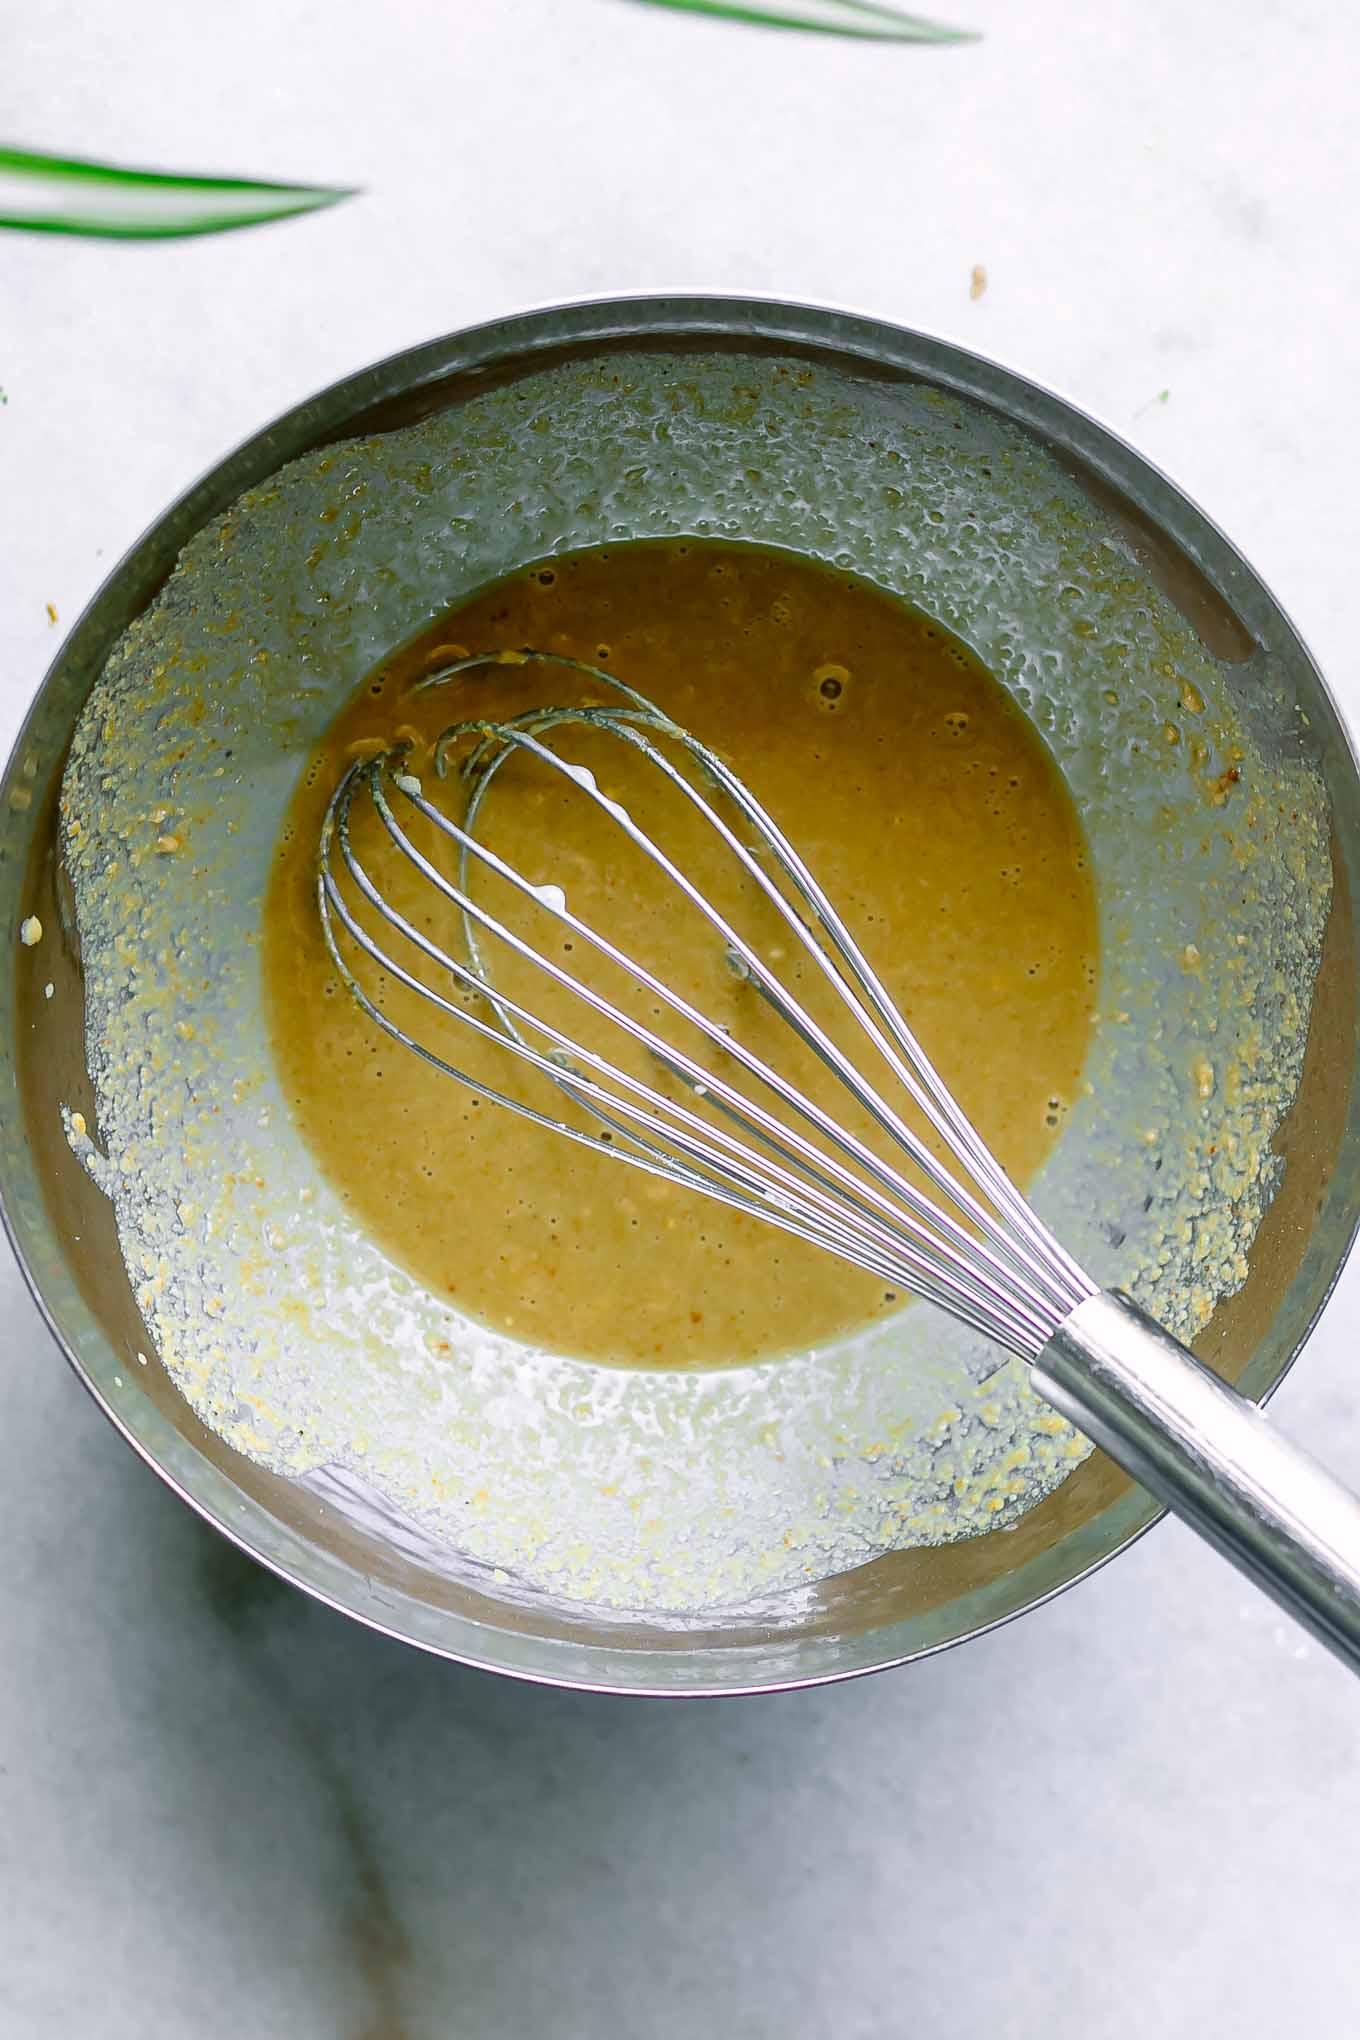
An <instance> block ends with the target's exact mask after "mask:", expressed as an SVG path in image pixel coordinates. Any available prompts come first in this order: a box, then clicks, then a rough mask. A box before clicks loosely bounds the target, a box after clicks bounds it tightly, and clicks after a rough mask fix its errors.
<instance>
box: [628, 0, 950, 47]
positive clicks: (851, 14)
mask: <svg viewBox="0 0 1360 2040" xmlns="http://www.w3.org/2000/svg"><path fill="white" fill-rule="evenodd" d="M638 4H640V5H643V6H647V7H672V8H675V9H676V10H677V11H678V12H680V13H682V14H709V15H714V16H717V17H719V18H720V19H721V20H723V21H745V22H754V23H756V24H758V25H759V26H760V27H762V28H801V29H808V30H810V31H811V32H812V33H813V34H815V35H848V36H856V37H858V38H859V39H860V41H862V42H909V43H965V42H976V41H977V40H978V37H977V36H976V35H975V34H974V32H973V31H972V30H971V29H967V28H948V27H946V26H945V24H944V23H943V22H939V21H927V20H925V19H924V17H923V16H921V15H919V14H904V13H903V12H902V11H901V9H900V8H897V7H889V6H881V5H879V4H878V0H638Z"/></svg>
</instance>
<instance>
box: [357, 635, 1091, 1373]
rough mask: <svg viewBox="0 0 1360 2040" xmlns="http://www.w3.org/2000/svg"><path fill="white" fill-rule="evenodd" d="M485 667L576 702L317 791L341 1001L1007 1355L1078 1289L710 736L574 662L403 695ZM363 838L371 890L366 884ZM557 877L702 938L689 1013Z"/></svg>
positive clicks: (1053, 1323)
mask: <svg viewBox="0 0 1360 2040" xmlns="http://www.w3.org/2000/svg"><path fill="white" fill-rule="evenodd" d="M498 664H512V665H515V666H524V665H529V664H536V665H543V666H545V667H552V668H555V669H557V671H558V672H559V673H560V674H561V675H563V676H564V680H565V676H567V675H571V676H573V684H574V685H575V687H576V689H577V690H578V692H579V693H580V694H581V695H582V696H583V697H588V698H582V699H579V700H577V701H575V702H571V701H567V700H564V701H561V702H559V703H557V704H556V705H551V706H546V707H541V708H533V709H530V710H527V711H525V712H523V713H520V714H517V715H515V716H513V717H510V718H508V719H506V720H504V721H495V720H487V719H484V718H478V719H476V720H470V721H469V720H464V721H453V722H451V723H450V724H449V726H448V727H447V728H446V729H445V730H444V731H443V733H442V734H441V735H440V736H439V737H438V739H437V740H436V742H435V744H434V746H433V749H432V752H431V755H430V760H429V768H428V770H424V769H423V765H422V769H420V770H418V769H417V766H418V764H421V763H422V761H418V760H417V758H416V757H415V755H414V753H413V746H412V744H411V743H410V742H409V741H402V742H398V743H395V744H393V745H392V746H391V747H389V748H387V749H385V750H382V751H380V752H378V753H377V754H376V755H373V756H368V757H363V758H360V759H356V760H355V762H354V763H353V764H352V765H351V766H350V767H349V769H348V770H347V771H346V773H345V775H344V777H343V778H342V780H341V781H340V783H339V785H338V786H337V788H336V790H335V792H334V794H333V796H332V798H331V800H330V803H329V805H328V807H327V810H326V814H325V819H324V823H323V826H322V832H321V839H320V846H319V856H318V871H317V899H318V906H319V911H320V915H321V921H322V927H323V931H324V935H325V940H326V944H327V947H328V949H329V951H330V955H331V958H332V960H333V962H334V964H335V967H336V970H337V972H338V973H339V975H340V978H341V979H342V981H343V982H344V984H345V985H346V986H347V987H348V989H349V991H350V993H351V994H352V995H353V996H354V997H355V998H356V999H357V1000H358V1002H359V1004H360V1005H361V1006H362V1008H363V1009H364V1011H365V1012H366V1013H367V1014H368V1016H369V1017H370V1019H371V1020H372V1021H373V1022H374V1023H375V1025H377V1026H378V1027H380V1028H381V1029H383V1030H384V1032H385V1033H386V1034H388V1035H389V1036H390V1037H392V1038H393V1039H394V1040H396V1041H398V1042H400V1043H401V1044H402V1045H403V1046H405V1047H406V1048H408V1049H410V1050H412V1051H413V1052H414V1053H415V1054H417V1055H419V1056H421V1057H423V1058H424V1060H425V1061H426V1062H427V1063H429V1064H430V1065H432V1066H433V1067H434V1068H435V1069H437V1070H439V1071H442V1072H443V1073H445V1074H446V1075H448V1076H450V1077H452V1078H455V1079H457V1080H458V1081H459V1082H461V1083H463V1084H466V1085H468V1086H469V1087H470V1088H471V1089H472V1090H473V1091H475V1092H477V1093H479V1094H480V1095H481V1096H482V1097H484V1098H487V1099H489V1100H491V1101H492V1102H494V1103H496V1104H498V1105H500V1106H502V1107H504V1108H505V1109H507V1110H509V1111H512V1112H515V1113H518V1114H520V1115H521V1116H523V1117H526V1118H528V1119H530V1120H533V1121H535V1122H536V1123H537V1124H539V1125H541V1126H543V1127H545V1128H547V1129H550V1130H551V1131H553V1132H555V1133H557V1134H559V1135H560V1136H562V1137H563V1138H565V1139H568V1140H571V1141H576V1142H580V1143H583V1144H586V1145H588V1146H590V1147H591V1148H592V1149H595V1150H597V1151H600V1152H604V1153H608V1154H610V1155H612V1156H613V1157H615V1158H616V1159H617V1160H619V1161H620V1162H622V1163H624V1164H626V1165H629V1166H631V1167H633V1168H635V1169H641V1170H644V1171H646V1172H648V1173H650V1174H652V1175H654V1176H657V1177H660V1178H662V1179H664V1180H666V1181H669V1182H672V1183H675V1184H678V1185H680V1186H682V1187H683V1188H685V1189H688V1190H693V1191H699V1192H702V1193H703V1194H705V1195H706V1196H709V1197H713V1198H716V1199H718V1200H719V1201H720V1202H722V1203H724V1204H727V1205H728V1206H730V1207H732V1208H733V1209H735V1210H738V1211H742V1212H746V1213H749V1214H751V1215H753V1216H756V1217H758V1218H760V1219H762V1220H764V1221H766V1222H767V1223H769V1224H771V1225H774V1226H777V1227H779V1228H781V1229H782V1230H784V1231H785V1232H787V1233H790V1234H792V1235H794V1236H795V1237H797V1238H800V1239H803V1240H807V1241H810V1242H811V1243H813V1244H814V1245H816V1246H820V1247H822V1248H824V1249H826V1250H827V1251H828V1252H830V1253H833V1254H837V1255H839V1256H840V1257H841V1258H842V1259H843V1260H845V1261H847V1262H850V1263H852V1264H854V1265H855V1266H857V1267H859V1268H862V1269H864V1270H866V1271H868V1272H870V1273H872V1274H874V1275H876V1276H879V1277H881V1278H882V1279H884V1280H885V1281H888V1282H891V1283H892V1284H893V1285H894V1286H896V1287H898V1288H901V1289H905V1290H908V1291H910V1292H912V1293H913V1294H915V1295H918V1296H921V1297H924V1298H926V1299H928V1300H929V1301H931V1302H934V1303H936V1304H939V1305H941V1306H942V1307H943V1308H944V1309H946V1310H948V1311H949V1312H950V1313H951V1314H952V1315H953V1316H955V1317H956V1318H958V1319H960V1320H961V1321H962V1322H964V1323H965V1324H967V1325H970V1326H971V1327H973V1328H974V1329H975V1330H977V1331H979V1332H982V1333H984V1334H985V1335H986V1336H987V1337H988V1338H990V1339H992V1340H993V1341H994V1342H995V1343H996V1344H997V1345H999V1346H1001V1347H1002V1348H1004V1349H1005V1350H1006V1351H1007V1352H1010V1353H1014V1354H1018V1355H1020V1356H1021V1357H1022V1358H1024V1359H1027V1360H1032V1359H1033V1358H1034V1357H1035V1356H1036V1355H1037V1354H1038V1353H1039V1352H1040V1351H1041V1350H1042V1349H1043V1347H1044V1346H1045V1345H1046V1344H1047V1343H1048V1341H1049V1339H1050V1338H1051V1337H1052V1335H1053V1333H1054V1332H1055V1331H1056V1330H1057V1328H1058V1327H1059V1325H1060V1324H1062V1322H1063V1321H1064V1320H1065V1319H1066V1318H1067V1317H1068V1315H1069V1314H1070V1313H1071V1311H1072V1310H1073V1309H1074V1308H1075V1307H1076V1306H1077V1305H1078V1304H1079V1303H1080V1302H1082V1301H1083V1300H1084V1299H1085V1298H1086V1297H1088V1296H1090V1295H1092V1294H1094V1293H1095V1289H1096V1285H1095V1284H1094V1283H1093V1282H1092V1281H1091V1280H1090V1279H1089V1278H1088V1277H1087V1276H1086V1275H1085V1274H1084V1273H1083V1271H1082V1270H1081V1269H1080V1268H1079V1267H1078V1266H1077V1264H1076V1263H1075V1262H1074V1261H1073V1260H1072V1259H1071V1258H1070V1256H1069V1255H1067V1254H1066V1253H1065V1252H1064V1250H1063V1249H1062V1247H1061V1246H1060V1245H1059V1244H1058V1242H1057V1241H1056V1240H1055V1239H1054V1238H1053V1236H1052V1235H1051V1233H1050V1232H1049V1231H1048V1230H1047V1228H1046V1227H1045V1226H1044V1225H1043V1224H1042V1223H1041V1221H1040V1220H1039V1219H1038V1218H1037V1217H1036V1215H1035V1213H1034V1212H1033V1211H1032V1210H1031V1208H1030V1206H1029V1205H1028V1203H1027V1202H1026V1200H1025V1199H1024V1197H1023V1196H1021V1194H1020V1192H1019V1191H1018V1190H1017V1189H1016V1188H1015V1186H1014V1184H1013V1183H1012V1182H1011V1181H1010V1179H1009V1178H1008V1176H1007V1175H1006V1173H1005V1171H1004V1170H1003V1168H1002V1167H1001V1165H1000V1163H999V1162H998V1161H997V1160H996V1158H995V1157H994V1155H993V1154H992V1153H991V1152H990V1150H989V1149H988V1148H987V1146H986V1145H985V1143H984V1142H983V1140H982V1139H981V1137H980V1136H979V1134H978V1133H977V1131H976V1130H975V1128H974V1127H973V1125H972V1123H971V1122H970V1120H969V1119H968V1117H967V1116H966V1114H965V1113H964V1112H963V1110H962V1109H961V1108H960V1106H959V1105H958V1103H957V1102H956V1100H955V1099H954V1097H953V1096H952V1095H951V1093H950V1091H949V1090H948V1088H947V1087H946V1085H945V1084H944V1082H943V1081H942V1079H941V1078H940V1076H939V1074H938V1073H937V1071H936V1070H935V1068H934V1066H933V1065H932V1063H931V1061H930V1060H929V1058H928V1057H927V1056H926V1054H925V1052H924V1051H923V1049H922V1048H921V1045H920V1043H919V1042H918V1041H917V1039H916V1037H915V1035H914V1034H913V1033H912V1031H911V1029H910V1028H909V1026H908V1025H907V1023H906V1020H905V1019H904V1017H903V1015H902V1014H901V1012H900V1011H899V1010H898V1008H897V1006H896V1004H895V1003H894V1001H893V999H892V998H891V997H890V996H889V994H888V992H887V990H886V989H885V987H884V985H883V983H882V981H881V979H880V978H879V977H878V975H877V974H876V973H875V972H874V970H873V968H872V967H871V965H870V963H869V962H868V960H867V958H866V957H865V956H864V954H863V952H862V950H861V949H860V947H859V944H858V943H857V942H856V940H855V939H854V936H853V935H852V933H851V931H850V929H849V927H848V926H847V924H846V922H845V920H844V919H843V918H842V916H841V914H840V913H838V912H837V910H836V908H835V907H834V905H833V904H832V902H831V901H830V900H829V899H828V897H827V895H826V894H825V892H824V891H823V890H822V888H821V886H820V885H819V883H818V881H817V880H816V878H815V877H814V876H813V874H812V872H811V871H810V870H809V869H808V867H807V865H806V864H805V863H804V861H803V859H802V857H801V856H800V854H799V852H798V850H797V849H796V848H795V846H794V845H793V844H792V843H791V842H790V841H789V839H788V838H787V837H786V836H785V835H784V833H783V832H782V830H781V829H780V827H779V826H778V824H777V823H776V822H775V820H774V819H773V818H772V817H771V816H770V815H769V814H768V813H767V812H766V810H765V809H764V807H763V806H762V805H761V803H760V802H759V801H758V800H757V799H756V797H755V795H754V794H753V793H752V792H751V791H750V789H749V788H748V787H747V786H746V785H745V784H744V783H743V782H742V781H741V780H740V779H739V778H738V777H737V775H736V774H735V773H734V772H733V771H732V769H731V767H730V766H729V765H727V763H726V762H725V761H724V760H723V759H722V758H721V757H720V756H719V755H718V754H717V753H716V752H714V751H713V750H711V749H710V748H709V747H708V746H707V745H705V744H704V743H702V742H700V740H699V739H698V738H697V737H695V736H694V735H693V734H692V733H691V732H689V731H688V730H686V729H684V728H682V727H681V726H680V725H679V724H677V723H676V722H674V721H672V720H671V718H670V717H669V716H667V715H665V714H664V713H663V712H662V711H661V710H660V709H658V708H657V707H656V706H655V705H654V704H653V703H652V702H650V701H648V700H647V699H646V698H645V696H643V695H641V694H639V693H637V692H636V691H635V690H634V689H633V688H631V687H629V686H627V685H626V684H625V683H624V682H623V681H621V680H619V679H618V678H617V677H616V676H614V675H612V674H610V673H608V672H606V671H604V670H603V668H601V667H597V666H592V665H589V664H587V663H585V662H583V661H580V660H575V659H569V658H566V657H563V656H561V655H559V654H556V653H549V652H538V651H522V652H514V653H503V652H502V653H479V654H476V655H473V656H470V657H466V658H459V659H456V660H454V661H452V662H450V663H449V664H447V665H444V666H442V667H441V668H440V669H439V670H438V671H437V672H434V673H432V674H430V675H429V677H428V678H427V679H425V680H424V681H422V682H421V683H420V687H419V690H418V691H421V692H424V691H426V690H429V689H432V688H436V687H445V686H451V685H454V686H456V684H457V682H458V680H459V678H460V676H462V675H464V674H467V673H469V672H472V671H474V670H478V669H483V668H488V667H493V666H496V665H498ZM585 753H588V755H589V758H590V760H591V761H592V762H589V763H588V762H585V756H584V755H583V754H585ZM616 768H617V769H616ZM620 782H623V784H622V785H620ZM621 791H623V792H625V793H626V798H620V797H619V794H620V792H621ZM511 801H514V802H518V803H521V804H522V803H524V802H526V801H528V802H533V803H537V810H536V812H539V813H541V815H542V819H543V822H544V824H545V826H544V828H543V831H542V834H541V836H540V838H539V842H538V846H537V848H536V851H535V855H536V856H539V857H541V858H542V860H543V865H544V867H545V869H546V876H539V877H534V876H531V875H530V874H529V873H528V872H527V871H526V870H525V869H524V868H523V864H522V862H521V863H519V864H517V863H515V862H514V861H512V860H510V859H508V858H507V857H506V856H505V855H503V854H502V851H501V849H498V847H497V845H498V841H500V842H501V843H502V844H503V843H504V836H503V834H502V833H501V831H500V827H499V819H498V818H499V816H500V815H501V814H503V813H504V812H505V810H502V808H501V803H502V802H507V803H508V802H511ZM578 821H580V822H582V823H588V824H589V827H588V831H587V833H588V836H589V849H588V851H583V850H582V849H581V847H580V845H579V843H577V842H576V840H575V839H576V836H577V834H578V833H579V831H577V829H576V827H575V824H576V823H577V822H578ZM375 831H376V832H377V833H376V834H375V833H374V832H375ZM677 841H683V843H684V844H685V845H686V846H687V847H686V848H685V850H684V851H683V852H679V853H677V851H676V847H675V846H676V842H677ZM366 843H367V844H373V843H377V844H379V845H381V849H382V857H381V859H378V858H376V857H374V856H373V855H372V854H371V853H370V852H369V851H368V850H366V849H365V847H364V845H365V844H366ZM668 845H669V847H668ZM393 853H395V854H396V856H397V857H398V858H399V860H400V865H399V869H400V870H401V872H402V874H403V884H402V887H401V898H400V900H399V901H398V900H397V899H394V898H393V897H392V894H393V892H394V891H395V888H394V887H393V886H392V885H391V883H390V880H388V881H387V882H384V874H388V873H390V871H391V870H392V868H393V867H392V862H391V859H392V854H393ZM366 860H367V861H366ZM379 867H381V868H380V869H379ZM375 873H376V874H377V875H375ZM587 873H588V876H589V880H590V884H589V888H588V889H589V890H590V891H592V892H594V893H599V894H602V895H603V904H604V906H605V909H606V911H607V910H608V904H609V900H610V898H611V895H617V894H619V893H620V892H621V891H622V890H624V889H628V888H631V896H632V897H633V898H634V899H635V900H636V899H637V898H644V897H645V899H646V902H647V918H648V919H649V920H650V923H651V925H652V927H653V928H654V929H655V930H656V931H657V932H658V935H659V937H660V940H661V942H662V946H663V948H664V947H666V946H668V942H669V936H668V931H670V930H671V929H673V928H678V927H679V925H680V923H681V921H682V920H684V921H685V922H686V923H687V924H688V925H689V926H690V927H691V928H692V929H693V930H694V931H696V932H698V933H700V934H701V935H702V938H703V940H704V941H705V942H706V943H707V944H708V945H709V950H710V953H711V957H712V960H713V963H714V966H715V968H716V969H717V970H718V971H719V972H720V973H721V979H720V980H719V979H716V978H715V980H714V986H715V990H714V997H713V1001H712V1003H711V1004H707V1003H706V1004H704V1005H700V1004H697V1003H695V1002H694V1001H693V1000H692V999H690V998H689V997H687V996H686V995H685V994H684V993H682V992H681V991H680V990H679V989H678V988H677V987H676V986H675V984H673V983H672V982H670V981H669V980H668V977H667V973H666V968H665V964H664V962H663V963H662V964H661V965H660V967H658V965H657V963H656V961H655V960H654V959H651V960H649V957H647V956H643V955H640V954H638V953H637V951H636V949H633V948H629V947H626V946H625V945H624V944H623V943H621V942H620V941H619V940H617V939H616V937H615V935H611V933H610V930H609V927H608V925H607V923H602V921H601V917H600V914H599V912H598V910H597V911H596V912H593V913H583V912H578V910H577V908H576V907H575V906H574V905H573V903H572V902H573V897H574V896H575V893H576V891H577V889H578V888H577V886H576V881H577V880H578V879H580V878H582V877H583V876H585V875H586V874H587ZM630 873H631V874H632V877H631V880H630V877H629V874H630ZM408 880H409V881H411V883H409V884H408V883H407V882H406V881H408ZM639 883H641V884H642V886H643V887H644V892H643V893H641V894H640V893H638V892H637V890H636V888H637V886H638V884H639ZM417 903H418V904H417ZM392 987H400V988H402V989H401V992H400V994H399V995H398V997H399V1005H400V1014H401V1017H400V1018H398V1017H394V1014H393V1012H392V1011H389V1010H387V1006H388V1004H389V1003H391V1002H390V1001H389V1000H388V997H387V993H388V989H389V988H392ZM724 1016H725V1017H724ZM466 1029H471V1030H473V1031H474V1032H475V1033H476V1034H478V1035H480V1036H481V1037H482V1038H483V1039H484V1040H487V1041H491V1042H494V1043H495V1044H497V1045H498V1046H499V1047H500V1048H501V1049H503V1050H504V1052H505V1054H506V1055H507V1057H509V1058H510V1059H511V1062H512V1063H513V1065H514V1069H515V1076H514V1078H513V1079H512V1080H510V1081H511V1086H512V1087H511V1088H506V1089H499V1088H496V1087H493V1086H492V1085H490V1084H489V1083H487V1082H486V1081H485V1080H484V1079H483V1078H482V1077H480V1076H478V1075H476V1074H475V1073H473V1072H471V1071H469V1070H465V1069H463V1068H461V1067H460V1064H459V1055H458V1044H459V1039H460V1030H466ZM781 1046H787V1047H788V1048H789V1050H790V1053H789V1054H787V1055H786V1054H784V1053H781Z"/></svg>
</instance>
